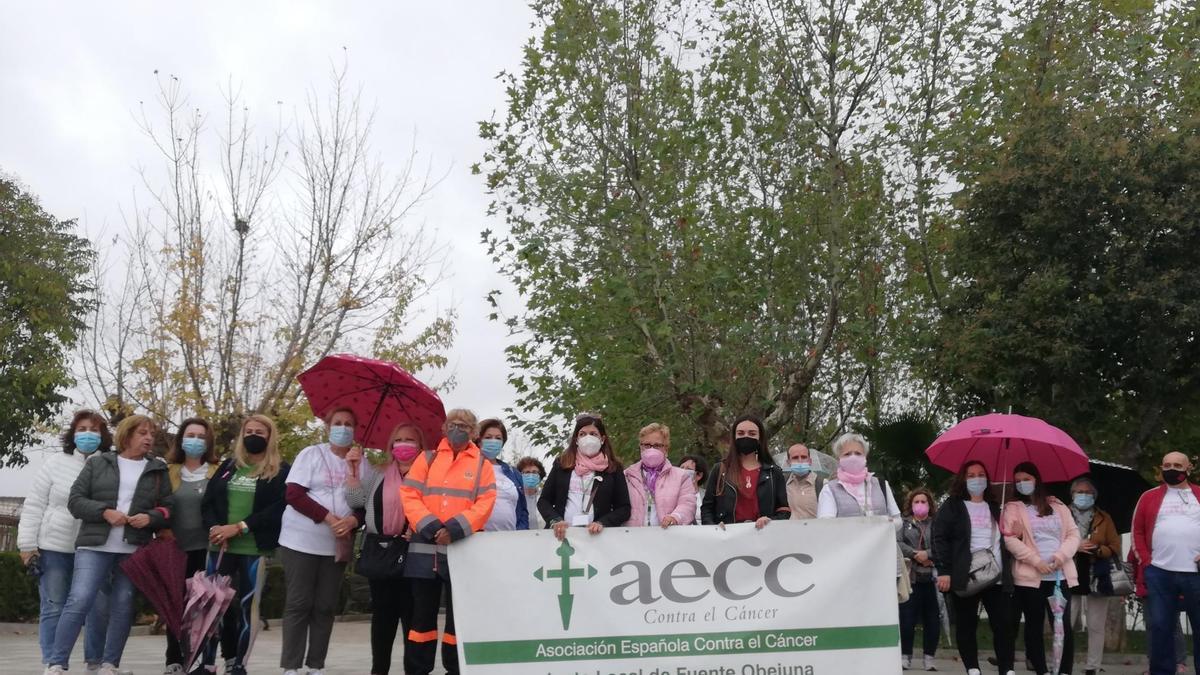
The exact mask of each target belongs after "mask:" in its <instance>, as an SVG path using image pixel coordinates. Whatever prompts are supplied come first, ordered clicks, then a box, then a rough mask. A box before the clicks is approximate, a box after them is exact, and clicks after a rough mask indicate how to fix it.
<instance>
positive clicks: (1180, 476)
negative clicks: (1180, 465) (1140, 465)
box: [1162, 469, 1187, 485]
mask: <svg viewBox="0 0 1200 675" xmlns="http://www.w3.org/2000/svg"><path fill="white" fill-rule="evenodd" d="M1162 475H1163V482H1164V483H1166V484H1167V485H1179V484H1180V483H1182V482H1183V481H1185V480H1187V472H1186V471H1180V470H1179V469H1163V472H1162Z"/></svg>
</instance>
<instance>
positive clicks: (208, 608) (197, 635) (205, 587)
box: [180, 551, 236, 670]
mask: <svg viewBox="0 0 1200 675" xmlns="http://www.w3.org/2000/svg"><path fill="white" fill-rule="evenodd" d="M221 555H224V551H222V552H221ZM220 564H221V558H220V556H218V557H217V564H216V565H214V566H212V567H211V568H210V569H211V570H216V568H217V567H218V566H220ZM234 595H236V591H235V590H234V589H233V584H232V583H231V581H230V579H229V577H228V576H227V575H224V574H216V573H215V571H214V572H213V573H212V574H205V573H204V572H203V571H198V572H196V573H195V574H193V575H192V577H191V578H190V579H188V580H187V602H186V604H185V605H184V608H183V628H182V630H181V634H180V639H181V641H182V642H183V645H184V649H185V650H186V651H187V660H185V661H184V669H185V670H188V669H190V668H191V666H192V664H193V663H194V662H195V660H196V657H198V656H199V655H200V650H201V649H203V647H204V645H205V643H207V642H208V640H209V638H211V637H213V636H214V635H216V634H217V626H218V625H219V624H220V619H221V616H222V615H224V614H225V610H226V609H228V608H229V603H230V602H232V601H233V596H234Z"/></svg>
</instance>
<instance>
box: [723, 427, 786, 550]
mask: <svg viewBox="0 0 1200 675" xmlns="http://www.w3.org/2000/svg"><path fill="white" fill-rule="evenodd" d="M729 440H730V443H729V451H728V452H727V453H725V459H723V460H721V463H720V464H718V465H717V468H716V470H715V471H713V472H712V473H711V475H710V476H709V478H708V488H707V489H705V490H704V502H703V503H702V504H701V505H700V520H701V522H703V523H704V524H705V525H716V524H718V523H720V524H732V523H754V524H755V527H757V528H759V529H762V528H763V527H764V526H765V525H766V524H767V523H769V522H771V521H772V520H788V519H789V518H791V517H792V509H791V507H790V506H788V499H787V481H786V480H785V478H784V475H783V470H782V469H780V468H779V467H778V466H777V465H776V464H775V460H773V459H771V454H770V453H769V452H767V430H766V428H765V427H764V426H763V423H762V420H760V419H758V418H757V417H754V416H752V415H743V416H741V417H739V418H737V419H736V420H734V422H733V426H732V427H730V429H729Z"/></svg>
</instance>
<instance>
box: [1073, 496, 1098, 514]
mask: <svg viewBox="0 0 1200 675" xmlns="http://www.w3.org/2000/svg"><path fill="white" fill-rule="evenodd" d="M1071 501H1073V502H1075V508H1077V509H1079V510H1080V511H1087V510H1088V509H1090V508H1092V507H1093V506H1095V505H1096V495H1090V494H1088V493H1086V492H1080V493H1078V494H1076V495H1075V496H1074V497H1072V498H1071Z"/></svg>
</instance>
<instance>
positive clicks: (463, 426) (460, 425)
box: [446, 422, 471, 431]
mask: <svg viewBox="0 0 1200 675" xmlns="http://www.w3.org/2000/svg"><path fill="white" fill-rule="evenodd" d="M446 428H447V429H457V430H458V431H470V430H471V425H470V424H467V423H466V422H451V423H449V424H447V425H446Z"/></svg>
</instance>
